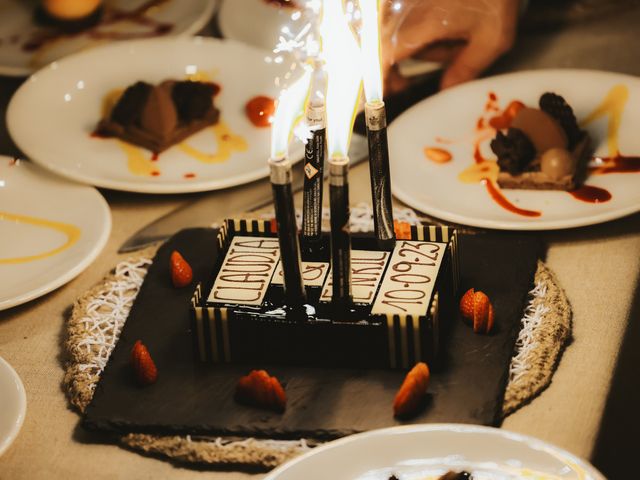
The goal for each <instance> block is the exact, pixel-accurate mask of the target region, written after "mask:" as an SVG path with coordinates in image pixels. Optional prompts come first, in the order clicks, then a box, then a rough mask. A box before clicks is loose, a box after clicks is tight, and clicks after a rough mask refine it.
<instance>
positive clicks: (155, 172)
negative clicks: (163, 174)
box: [151, 170, 160, 177]
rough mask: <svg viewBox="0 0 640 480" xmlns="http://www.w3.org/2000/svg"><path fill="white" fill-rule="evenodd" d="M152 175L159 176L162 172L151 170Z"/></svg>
mask: <svg viewBox="0 0 640 480" xmlns="http://www.w3.org/2000/svg"><path fill="white" fill-rule="evenodd" d="M151 176H152V177H158V176H160V172H159V171H158V170H154V171H153V172H151Z"/></svg>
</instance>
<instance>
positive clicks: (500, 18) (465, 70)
mask: <svg viewBox="0 0 640 480" xmlns="http://www.w3.org/2000/svg"><path fill="white" fill-rule="evenodd" d="M517 5H518V3H517V2H514V1H505V2H503V3H502V4H500V5H499V7H500V8H499V9H498V11H496V12H495V13H496V20H497V21H495V22H492V23H489V22H486V21H485V22H483V23H482V24H481V25H479V26H478V28H477V29H476V30H474V31H471V32H470V35H469V42H468V44H467V47H466V48H464V49H463V50H462V51H461V52H460V54H459V55H458V56H457V57H456V58H455V59H454V60H453V62H452V63H451V64H450V65H449V67H448V68H447V70H446V71H445V74H444V75H443V76H442V81H441V83H440V86H441V88H448V87H451V86H453V85H457V84H458V83H462V82H465V81H467V80H471V79H473V78H475V77H477V76H478V75H479V74H480V73H481V72H482V71H483V70H484V69H485V68H487V67H488V66H489V65H491V64H492V63H493V62H494V61H495V60H496V59H497V58H498V57H499V56H500V55H502V54H503V53H505V52H506V51H507V50H509V49H510V48H511V46H512V45H513V41H514V39H515V34H516V19H517V15H518V10H517Z"/></svg>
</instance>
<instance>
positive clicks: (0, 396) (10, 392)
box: [0, 357, 27, 456]
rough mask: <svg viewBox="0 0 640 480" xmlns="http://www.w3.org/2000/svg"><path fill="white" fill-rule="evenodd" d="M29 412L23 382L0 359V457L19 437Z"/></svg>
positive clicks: (0, 358) (7, 364)
mask: <svg viewBox="0 0 640 480" xmlns="http://www.w3.org/2000/svg"><path fill="white" fill-rule="evenodd" d="M26 412H27V395H26V393H25V391H24V385H22V380H20V377H19V376H18V374H17V373H16V371H15V370H14V369H13V367H12V366H11V365H9V363H8V362H7V361H6V360H5V359H3V358H2V357H0V456H2V454H3V453H4V452H5V451H6V450H7V448H9V446H10V445H11V444H12V443H13V441H14V440H15V439H16V437H17V436H18V433H19V432H20V429H21V428H22V424H23V422H24V417H25V414H26Z"/></svg>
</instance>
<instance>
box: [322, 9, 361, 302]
mask: <svg viewBox="0 0 640 480" xmlns="http://www.w3.org/2000/svg"><path fill="white" fill-rule="evenodd" d="M320 28H321V34H322V47H323V52H324V57H325V61H326V70H327V79H328V81H327V97H326V98H327V99H326V108H327V139H328V142H327V145H328V150H329V193H330V199H329V200H330V208H331V271H332V275H333V278H332V281H333V295H332V300H333V304H334V307H336V308H342V309H345V308H348V307H349V306H350V305H351V303H352V297H351V233H350V231H349V216H350V215H349V183H348V171H349V158H348V156H347V153H348V151H349V144H350V141H351V133H352V130H353V121H354V119H355V113H356V105H357V102H358V99H359V97H360V91H361V84H362V82H361V78H362V74H361V66H360V52H359V49H358V44H357V42H356V39H355V38H354V36H353V33H352V31H351V29H350V28H349V24H348V22H347V18H346V16H345V13H344V11H343V9H342V1H341V0H323V12H322V25H321V27H320Z"/></svg>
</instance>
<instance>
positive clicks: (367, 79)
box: [360, 0, 382, 103]
mask: <svg viewBox="0 0 640 480" xmlns="http://www.w3.org/2000/svg"><path fill="white" fill-rule="evenodd" d="M360 10H361V13H362V31H361V33H360V38H361V44H362V45H361V47H362V65H363V79H364V95H365V97H366V99H367V102H370V103H372V102H379V101H382V65H381V63H380V54H381V50H380V18H379V12H380V1H379V0H360Z"/></svg>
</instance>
